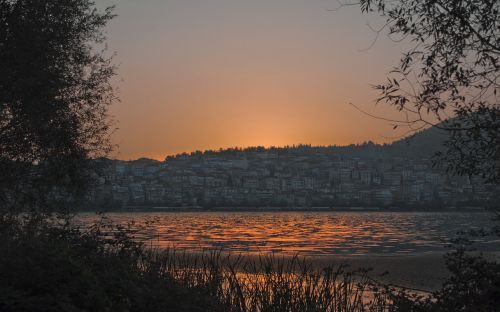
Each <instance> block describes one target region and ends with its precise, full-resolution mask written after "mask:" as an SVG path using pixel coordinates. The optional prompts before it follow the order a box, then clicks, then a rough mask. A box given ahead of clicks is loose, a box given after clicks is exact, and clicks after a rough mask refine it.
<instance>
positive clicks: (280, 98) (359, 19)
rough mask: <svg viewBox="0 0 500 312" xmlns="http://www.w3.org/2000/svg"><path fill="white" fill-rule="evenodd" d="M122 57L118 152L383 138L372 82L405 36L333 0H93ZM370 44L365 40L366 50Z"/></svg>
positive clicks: (383, 110)
mask: <svg viewBox="0 0 500 312" xmlns="http://www.w3.org/2000/svg"><path fill="white" fill-rule="evenodd" d="M110 4H116V6H117V7H116V11H115V12H116V13H117V14H118V17H116V18H115V19H114V20H113V21H111V22H110V24H109V26H108V27H107V35H108V45H109V50H110V51H112V52H116V53H117V56H116V58H115V63H116V64H117V65H118V66H119V70H118V77H117V79H116V87H117V88H118V89H119V91H118V95H119V97H120V98H121V102H120V103H116V105H114V107H113V108H112V110H111V111H112V114H113V115H114V116H115V117H116V119H117V120H118V122H119V123H118V128H119V129H118V131H117V132H116V133H115V135H114V141H115V143H117V144H118V145H119V148H118V150H117V151H116V152H115V155H114V156H115V157H117V158H120V159H135V158H138V157H143V156H144V157H151V158H156V159H163V158H164V157H165V156H166V155H170V154H174V153H179V152H184V151H186V152H190V151H193V150H205V149H218V148H221V147H222V148H224V147H234V146H243V147H244V146H255V145H264V146H270V145H276V146H282V145H292V144H299V143H306V144H313V145H330V144H350V143H360V142H363V141H367V140H372V141H375V142H387V141H391V140H393V139H394V138H395V137H397V136H398V135H400V133H398V132H395V131H393V130H392V126H391V125H390V124H388V123H387V122H384V121H380V120H376V119H373V118H371V117H368V116H366V115H363V114H362V113H360V112H359V111H357V110H355V109H354V108H353V107H351V106H350V105H349V104H348V103H349V102H352V103H354V104H356V105H358V106H360V107H362V108H363V109H365V110H367V111H370V112H373V113H375V114H378V115H382V116H389V117H394V116H397V115H396V112H394V111H393V110H392V109H391V108H388V107H386V106H384V105H382V104H379V105H378V106H376V105H375V101H374V100H375V98H376V96H377V93H376V92H375V91H373V90H372V89H371V87H370V85H371V84H376V83H379V82H383V81H384V80H385V77H386V73H387V72H388V71H390V70H391V68H392V66H394V65H396V64H397V62H398V60H399V58H400V56H401V52H402V51H403V50H404V46H403V45H402V44H397V43H394V42H392V41H390V40H389V39H387V38H386V37H385V36H383V35H382V36H380V37H379V39H378V41H377V42H376V43H375V44H374V45H373V46H372V47H370V44H371V43H372V41H373V39H374V37H375V34H374V33H373V31H371V30H370V28H369V27H368V26H367V24H368V23H369V24H370V25H371V26H372V27H375V28H376V27H379V26H380V25H382V23H383V20H382V19H380V18H378V17H376V16H366V15H362V14H361V13H360V11H359V7H347V8H342V9H341V10H338V11H329V9H334V8H336V7H337V6H338V3H337V1H335V0H141V1H136V0H120V1H119V0H100V1H98V5H99V6H100V7H104V6H106V5H110ZM368 47H370V48H369V49H367V48H368Z"/></svg>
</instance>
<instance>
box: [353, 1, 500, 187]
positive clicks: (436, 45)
mask: <svg viewBox="0 0 500 312" xmlns="http://www.w3.org/2000/svg"><path fill="white" fill-rule="evenodd" d="M348 4H359V5H360V6H361V10H362V11H363V12H364V13H369V12H377V13H379V14H381V15H382V16H384V17H385V18H386V21H387V22H386V24H385V25H384V26H383V27H382V28H381V29H379V30H377V32H378V33H381V32H387V33H388V36H389V37H390V38H391V39H392V40H395V41H405V42H407V43H410V44H411V49H409V51H407V52H406V53H404V55H403V57H402V58H401V60H400V62H399V65H398V66H397V67H395V68H394V69H393V70H392V71H391V72H390V74H389V76H388V79H387V82H386V83H383V84H380V85H377V86H375V88H376V89H377V90H379V91H380V97H379V98H378V102H381V101H382V102H386V103H389V104H390V105H393V106H395V107H396V108H398V109H399V110H400V111H402V112H404V113H405V114H406V116H407V118H404V120H401V121H400V122H397V121H396V126H398V125H405V126H409V127H410V129H412V131H413V130H417V129H422V128H425V127H428V126H434V127H437V128H440V129H442V130H445V131H446V132H447V133H449V140H448V141H447V142H446V147H447V148H446V152H444V153H442V155H440V156H442V158H441V159H442V160H443V163H444V164H445V165H446V166H447V168H448V170H449V171H452V172H455V173H459V174H470V175H481V176H483V177H484V178H486V179H487V180H489V181H490V182H500V103H499V96H500V95H499V94H497V93H498V92H499V88H500V63H499V58H500V2H499V1H498V0H467V1H455V0H422V1H412V0H398V1H387V0H361V1H360V2H359V3H354V2H350V3H347V2H346V3H343V5H348ZM396 126H395V127H396Z"/></svg>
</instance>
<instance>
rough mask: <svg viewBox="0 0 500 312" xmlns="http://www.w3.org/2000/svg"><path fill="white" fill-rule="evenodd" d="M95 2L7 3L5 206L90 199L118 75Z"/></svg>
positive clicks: (0, 5) (0, 166)
mask: <svg viewBox="0 0 500 312" xmlns="http://www.w3.org/2000/svg"><path fill="white" fill-rule="evenodd" d="M113 16H114V15H113V14H112V7H110V8H107V9H105V10H103V11H99V10H97V9H96V8H95V5H94V2H93V1H90V0H44V1H38V0H0V69H1V71H0V172H2V176H1V178H0V205H1V207H2V208H4V209H12V208H16V209H22V208H30V209H31V208H35V209H46V208H48V206H49V202H52V200H58V199H65V200H66V199H68V198H73V199H75V198H78V197H81V196H82V195H84V194H85V185H87V184H86V182H87V181H88V178H89V172H90V171H89V170H88V169H89V164H90V162H88V160H89V159H90V158H95V157H99V156H103V155H105V154H106V153H107V152H109V151H110V149H111V144H110V142H109V140H108V136H109V133H110V127H111V125H112V122H111V119H110V118H109V116H108V110H107V109H108V106H109V105H110V104H111V103H112V102H113V100H115V95H114V92H113V87H112V85H111V83H110V79H111V78H112V77H113V75H114V73H115V68H114V66H112V64H111V58H107V57H106V56H105V53H104V52H105V49H104V48H102V49H98V47H100V46H103V45H104V39H105V36H104V34H103V27H104V26H105V25H106V23H107V22H108V21H109V20H110V19H112V18H113Z"/></svg>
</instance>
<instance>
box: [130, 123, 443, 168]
mask: <svg viewBox="0 0 500 312" xmlns="http://www.w3.org/2000/svg"><path fill="white" fill-rule="evenodd" d="M445 140H446V133H445V132H444V131H442V130H439V129H437V128H435V127H431V128H427V129H425V130H422V131H419V132H416V133H414V134H412V135H410V136H408V137H405V138H402V139H399V140H397V141H394V142H393V143H390V144H376V143H373V142H371V141H368V142H364V143H361V144H351V145H344V146H337V145H331V146H312V145H307V144H299V145H292V146H284V147H263V146H254V147H246V148H238V147H235V148H226V149H219V150H206V151H195V152H191V153H181V154H177V155H171V156H167V157H166V159H167V160H168V159H175V158H179V157H199V156H202V155H205V156H207V155H227V156H231V155H232V156H237V155H238V154H244V153H264V152H278V153H279V154H289V155H296V156H300V155H302V156H305V155H311V154H315V153H324V154H332V155H339V156H343V157H348V158H352V157H359V158H385V157H402V158H410V159H428V158H431V157H432V156H433V155H434V154H435V153H437V152H439V151H441V150H443V143H444V141H445ZM130 162H133V163H148V162H149V163H158V162H159V161H158V160H154V159H149V158H146V157H142V158H139V159H136V160H130Z"/></svg>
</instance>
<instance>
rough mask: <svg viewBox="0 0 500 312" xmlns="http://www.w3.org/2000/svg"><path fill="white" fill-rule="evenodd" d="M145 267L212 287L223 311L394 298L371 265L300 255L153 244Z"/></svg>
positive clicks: (324, 307)
mask: <svg viewBox="0 0 500 312" xmlns="http://www.w3.org/2000/svg"><path fill="white" fill-rule="evenodd" d="M141 269H142V270H144V271H145V272H157V273H158V272H159V273H160V274H161V275H163V276H164V277H165V278H168V279H173V280H175V281H177V282H178V283H180V285H182V286H184V287H186V288H188V289H197V288H203V289H206V290H208V293H209V295H210V296H212V297H214V298H216V301H217V302H218V304H219V305H218V308H217V309H218V311H228V312H243V311H245V312H247V311H248V312H267V311H287V312H292V311H297V312H298V311H304V312H308V311H311V312H312V311H326V312H344V311H345V312H358V311H390V307H391V306H392V302H393V299H391V294H392V293H393V291H394V289H389V288H387V287H380V284H379V283H377V282H376V281H374V280H373V279H371V278H370V277H369V275H368V272H369V271H368V270H366V269H359V270H351V269H350V268H349V266H348V265H338V266H328V267H324V268H321V269H318V268H315V267H314V266H313V265H311V263H309V262H308V261H307V260H306V259H301V258H299V257H291V258H285V257H279V256H274V255H259V256H257V257H248V256H231V255H224V254H223V253H221V252H207V253H198V254H193V253H186V252H178V251H176V250H175V249H169V250H166V251H163V252H158V251H151V250H150V251H149V252H148V257H147V261H145V262H144V263H142V268H141ZM404 293H405V295H409V293H407V292H404Z"/></svg>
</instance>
